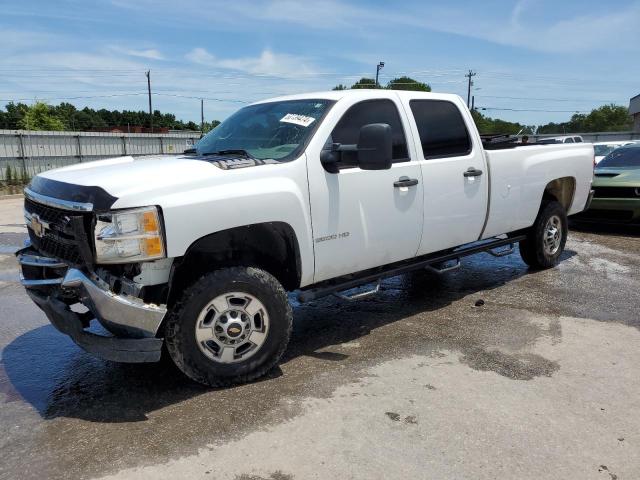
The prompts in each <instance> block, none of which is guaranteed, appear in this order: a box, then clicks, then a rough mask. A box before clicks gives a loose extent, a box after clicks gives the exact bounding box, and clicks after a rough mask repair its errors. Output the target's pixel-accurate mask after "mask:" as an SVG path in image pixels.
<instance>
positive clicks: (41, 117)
mask: <svg viewBox="0 0 640 480" xmlns="http://www.w3.org/2000/svg"><path fill="white" fill-rule="evenodd" d="M19 126H20V128H23V129H25V130H64V123H63V122H62V120H60V119H59V118H58V117H56V116H55V112H54V111H53V109H52V108H51V107H50V106H49V105H47V104H46V103H44V102H36V103H35V104H33V105H32V106H30V107H28V109H27V111H26V112H25V114H24V116H23V117H22V119H20V122H19Z"/></svg>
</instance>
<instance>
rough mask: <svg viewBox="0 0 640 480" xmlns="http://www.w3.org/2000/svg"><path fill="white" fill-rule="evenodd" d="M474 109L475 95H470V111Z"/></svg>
mask: <svg viewBox="0 0 640 480" xmlns="http://www.w3.org/2000/svg"><path fill="white" fill-rule="evenodd" d="M475 109H476V96H475V95H472V96H471V111H473V110H475Z"/></svg>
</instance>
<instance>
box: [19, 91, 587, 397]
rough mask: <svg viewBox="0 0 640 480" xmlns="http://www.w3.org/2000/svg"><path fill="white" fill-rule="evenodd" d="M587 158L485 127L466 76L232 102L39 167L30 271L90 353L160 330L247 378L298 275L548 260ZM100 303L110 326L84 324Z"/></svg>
mask: <svg viewBox="0 0 640 480" xmlns="http://www.w3.org/2000/svg"><path fill="white" fill-rule="evenodd" d="M485 147H486V148H485ZM592 162H593V147H592V146H591V145H590V144H582V145H555V146H552V145H538V146H536V145H528V146H526V147H519V146H518V144H507V143H495V142H492V141H490V140H487V142H486V143H485V146H483V142H482V139H481V137H480V135H479V134H478V131H477V130H476V128H475V124H474V122H473V119H472V117H471V114H470V112H469V110H468V109H467V108H466V106H465V104H464V102H463V101H462V99H461V98H459V97H458V96H455V95H445V94H433V93H429V94H427V93H421V92H408V91H407V92H398V91H391V90H352V91H334V92H321V93H314V94H306V95H294V96H289V97H281V98H278V99H273V100H267V101H264V102H258V103H256V104H253V105H249V106H247V107H245V108H243V109H241V110H240V111H238V112H237V113H236V114H234V115H232V116H231V117H229V118H228V119H227V120H225V121H224V122H223V123H222V124H221V125H220V126H219V127H217V128H216V129H214V130H213V131H211V132H210V133H209V134H208V135H207V136H205V137H204V138H203V139H202V140H201V141H200V142H199V143H198V144H197V145H196V152H195V155H191V156H189V155H176V156H171V157H151V158H137V159H133V158H131V157H122V158H117V159H111V160H105V161H99V162H95V163H92V164H90V163H83V164H79V165H74V166H70V167H66V168H62V169H59V170H53V171H49V172H45V173H43V174H40V175H38V176H36V177H35V178H34V179H33V181H32V182H31V184H30V185H29V187H28V188H27V189H26V190H25V196H26V200H25V216H26V220H27V225H28V227H29V235H30V239H31V242H32V246H30V247H28V248H26V249H25V250H23V251H21V252H19V254H18V255H19V260H20V263H21V265H22V273H23V276H24V280H23V284H24V286H25V287H26V288H27V292H28V293H29V295H30V296H31V298H32V299H33V300H34V301H35V302H36V303H37V304H38V305H39V306H40V308H41V309H42V310H43V311H44V312H45V313H46V314H47V316H48V317H49V319H50V320H51V322H52V323H53V324H54V325H55V326H56V327H57V328H58V329H59V330H61V331H62V332H64V333H66V334H68V335H70V336H71V337H72V338H73V339H74V341H76V343H78V344H79V345H81V346H82V347H83V348H85V349H86V350H88V351H90V352H93V353H95V354H97V355H100V356H102V357H104V358H108V359H111V360H117V361H129V362H141V361H155V360H158V359H159V357H160V352H161V348H162V346H163V344H164V345H166V349H167V351H168V353H169V354H170V356H171V358H172V359H173V361H174V362H175V363H176V365H177V366H178V367H179V368H180V369H181V370H182V371H183V372H184V373H185V374H186V375H188V376H189V377H191V378H192V379H194V380H196V381H198V382H201V383H205V384H208V385H226V384H229V383H236V382H242V381H247V380H251V379H253V378H256V377H258V376H260V375H262V374H264V373H265V372H266V371H267V370H269V369H270V368H272V367H273V366H274V365H275V364H276V363H277V361H278V359H279V358H280V356H281V355H282V353H283V351H284V350H285V348H286V345H287V342H288V340H289V335H290V332H291V327H292V311H291V307H290V305H289V303H288V301H287V296H286V294H285V291H287V290H288V291H292V290H300V294H299V298H300V299H301V300H302V301H308V300H312V299H314V298H318V297H320V296H323V295H328V294H332V293H339V292H344V291H346V290H348V289H350V288H352V287H355V286H359V285H364V284H368V283H376V282H379V280H380V279H381V278H383V277H387V276H393V275H398V274H400V273H404V272H407V271H410V270H416V269H422V268H430V269H437V270H440V271H442V270H443V269H450V268H454V267H455V266H458V265H459V264H460V258H462V257H464V256H466V255H471V254H474V253H478V252H482V251H488V252H491V253H493V254H494V255H504V254H507V253H511V252H512V251H513V250H514V248H513V245H514V244H515V243H516V242H520V253H521V255H522V258H523V260H524V261H525V262H526V263H527V264H529V265H531V266H532V267H534V268H548V267H551V266H553V265H555V263H556V262H557V261H558V259H559V257H560V255H561V254H562V251H563V248H564V245H565V241H566V236H567V215H572V214H575V213H578V212H581V211H582V210H583V209H584V208H585V206H586V205H587V203H588V200H589V195H590V187H591V180H592V174H593V171H592ZM499 248H502V250H496V249H499ZM451 262H453V265H452V264H451ZM375 291H376V289H375V288H374V289H372V290H371V292H367V293H372V292H375ZM354 298H357V297H349V299H351V300H353V299H354ZM75 303H82V304H84V305H85V306H87V307H88V309H89V311H88V312H87V313H85V314H78V313H75V312H74V311H71V310H70V309H69V306H71V305H73V304H75ZM94 317H95V318H96V319H97V320H98V321H99V322H100V323H101V324H102V325H103V326H104V327H105V328H107V330H109V331H111V332H112V333H113V334H114V335H115V336H114V337H111V338H105V337H98V336H96V335H94V334H93V333H90V332H88V331H87V330H85V328H86V327H87V325H88V324H89V323H90V322H91V321H92V320H93V318H94Z"/></svg>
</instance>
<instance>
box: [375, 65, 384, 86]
mask: <svg viewBox="0 0 640 480" xmlns="http://www.w3.org/2000/svg"><path fill="white" fill-rule="evenodd" d="M383 68H384V62H380V63H379V64H378V65H376V88H380V84H379V83H378V76H379V75H380V70H382V69H383Z"/></svg>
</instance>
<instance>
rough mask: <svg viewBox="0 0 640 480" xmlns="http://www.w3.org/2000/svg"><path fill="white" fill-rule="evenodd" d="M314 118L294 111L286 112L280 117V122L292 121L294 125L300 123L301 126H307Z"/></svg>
mask: <svg viewBox="0 0 640 480" xmlns="http://www.w3.org/2000/svg"><path fill="white" fill-rule="evenodd" d="M315 120H316V119H315V118H313V117H307V116H306V115H298V114H296V113H287V114H286V115H285V116H284V117H282V118H281V119H280V121H281V122H285V123H294V124H296V125H302V126H303V127H308V126H309V125H311V124H312V123H313V122H314V121H315Z"/></svg>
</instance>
